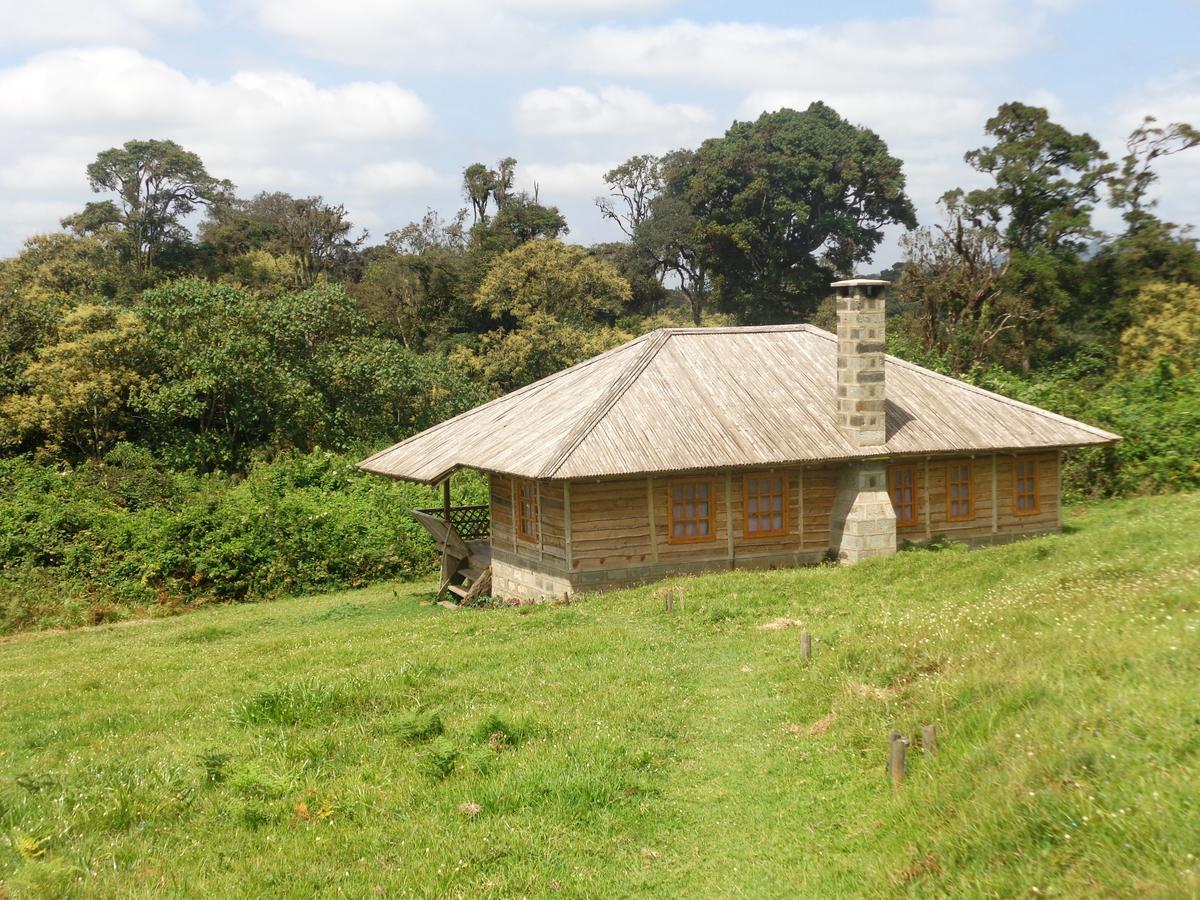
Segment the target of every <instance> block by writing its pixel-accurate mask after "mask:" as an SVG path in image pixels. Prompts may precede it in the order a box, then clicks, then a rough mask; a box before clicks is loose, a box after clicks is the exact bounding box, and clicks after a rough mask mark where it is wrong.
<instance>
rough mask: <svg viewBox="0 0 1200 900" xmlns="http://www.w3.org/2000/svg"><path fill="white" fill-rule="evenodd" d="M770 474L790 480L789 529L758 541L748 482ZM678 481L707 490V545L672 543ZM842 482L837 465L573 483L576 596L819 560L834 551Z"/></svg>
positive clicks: (787, 490) (787, 493)
mask: <svg viewBox="0 0 1200 900" xmlns="http://www.w3.org/2000/svg"><path fill="white" fill-rule="evenodd" d="M768 474H773V475H777V476H779V477H780V478H782V479H784V481H785V485H786V487H785V497H786V499H787V516H786V531H785V533H783V534H779V535H771V536H767V537H757V536H754V535H751V534H749V533H747V530H746V527H745V525H746V519H745V511H746V510H745V489H746V485H745V479H746V478H747V477H757V476H764V475H768ZM676 482H680V483H688V484H693V485H704V486H706V487H707V490H708V494H709V498H710V503H711V505H712V512H711V529H710V533H709V536H708V537H707V539H695V540H688V541H683V542H672V540H671V531H670V529H671V521H670V491H671V486H672V484H674V483H676ZM836 484H837V470H836V468H835V467H834V466H808V467H804V468H787V469H774V470H754V471H749V472H743V471H740V470H739V471H732V470H722V471H710V472H702V473H687V474H680V475H674V476H673V475H660V476H654V477H642V478H632V479H610V480H603V481H592V482H581V481H576V482H572V483H571V488H570V492H571V536H572V540H571V547H572V552H571V567H570V572H571V582H572V584H573V585H574V587H575V588H576V589H577V590H594V589H597V588H601V587H612V586H616V585H619V584H634V583H638V582H645V581H653V580H655V579H658V578H663V577H666V576H668V575H672V574H678V573H694V572H705V571H720V570H727V569H731V568H734V567H737V568H752V567H761V568H767V567H776V566H795V565H804V564H809V563H815V562H819V561H820V560H821V558H822V557H823V556H824V555H825V553H826V551H827V550H828V549H829V518H830V513H831V511H832V507H833V495H834V491H835V488H836Z"/></svg>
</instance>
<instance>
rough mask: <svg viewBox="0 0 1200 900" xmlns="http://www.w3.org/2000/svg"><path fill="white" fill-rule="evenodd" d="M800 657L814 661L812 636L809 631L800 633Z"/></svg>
mask: <svg viewBox="0 0 1200 900" xmlns="http://www.w3.org/2000/svg"><path fill="white" fill-rule="evenodd" d="M800 656H801V657H802V658H803V659H812V635H811V634H809V633H808V631H807V630H805V631H801V632H800Z"/></svg>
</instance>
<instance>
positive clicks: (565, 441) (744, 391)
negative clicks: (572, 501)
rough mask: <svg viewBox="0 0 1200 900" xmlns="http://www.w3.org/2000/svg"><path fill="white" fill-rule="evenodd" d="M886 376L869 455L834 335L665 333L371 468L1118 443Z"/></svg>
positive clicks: (777, 461) (639, 464) (679, 462)
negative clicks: (854, 421) (877, 438)
mask: <svg viewBox="0 0 1200 900" xmlns="http://www.w3.org/2000/svg"><path fill="white" fill-rule="evenodd" d="M885 369H886V372H887V444H886V446H884V447H866V448H859V447H855V446H853V445H852V444H851V443H850V442H849V441H847V440H846V438H845V437H844V436H843V434H842V432H841V431H840V430H839V429H838V426H837V424H836V422H835V418H834V417H835V413H836V408H837V404H836V402H835V401H836V393H837V339H836V338H835V337H834V336H833V335H832V334H830V333H829V332H827V331H823V330H822V329H820V328H816V327H814V326H812V325H783V326H767V327H751V328H673V329H663V330H659V331H654V332H651V333H650V334H646V335H643V336H642V337H639V338H637V339H635V340H632V341H630V342H629V343H627V344H623V345H622V346H620V347H617V348H615V349H613V350H610V351H608V352H607V353H603V354H601V355H599V356H596V357H594V358H592V359H589V360H587V361H585V362H582V363H579V364H578V365H576V366H572V367H571V368H569V369H564V370H563V371H561V372H558V373H556V374H554V375H551V376H549V377H548V378H543V379H542V380H541V381H538V382H535V383H534V384H531V385H528V386H527V387H524V388H521V389H520V390H517V391H514V392H513V393H511V394H507V395H506V396H504V397H501V398H499V399H497V400H493V401H492V402H490V403H485V404H484V405H483V406H479V407H476V408H475V409H472V410H469V411H468V412H465V413H462V414H461V415H459V416H455V417H454V418H453V419H449V420H448V421H446V422H442V423H441V424H440V425H435V426H434V427H432V428H430V429H427V430H426V431H423V432H421V433H420V434H417V435H414V436H413V437H410V438H408V439H407V440H404V441H401V442H400V443H399V444H396V445H395V446H392V447H389V448H388V449H386V450H383V451H381V452H379V453H376V454H375V455H374V456H371V457H370V458H368V459H366V460H364V461H363V462H361V463H360V464H359V467H360V468H362V469H365V470H366V471H369V472H377V473H379V474H381V475H389V476H392V477H394V478H405V479H410V480H413V481H424V482H429V483H433V482H436V481H440V480H441V479H443V478H445V477H446V476H447V475H449V474H450V473H451V472H453V471H454V470H455V469H458V468H474V469H481V470H484V471H489V472H499V473H505V474H511V475H518V476H522V477H527V478H559V479H569V478H600V477H605V476H615V475H641V474H648V473H653V472H679V471H686V470H689V469H713V468H726V467H746V466H778V465H787V464H796V463H807V462H817V461H823V460H845V459H854V458H858V457H871V456H881V455H910V454H911V455H924V454H943V453H954V452H986V451H1001V450H1006V451H1007V450H1021V449H1032V448H1043V447H1078V446H1084V445H1089V444H1105V443H1110V442H1112V441H1116V440H1119V439H1120V438H1119V437H1118V436H1117V435H1115V434H1111V433H1109V432H1107V431H1103V430H1101V429H1099V428H1094V427H1092V426H1091V425H1085V424H1084V423H1082V422H1077V421H1075V420H1074V419H1068V418H1066V417H1065V416H1060V415H1056V414H1055V413H1051V412H1048V411H1046V410H1044V409H1039V408H1038V407H1036V406H1030V405H1028V404H1025V403H1020V402H1018V401H1016V400H1011V399H1009V398H1007V397H1002V396H1000V395H999V394H993V393H991V392H990V391H985V390H983V389H981V388H977V387H974V386H972V385H969V384H965V383H963V382H961V381H956V380H955V379H953V378H947V377H946V376H944V375H939V374H937V373H936V372H931V371H929V370H928V369H924V368H921V367H920V366H916V365H913V364H912V363H908V362H905V361H903V360H900V359H896V358H895V357H892V356H889V357H887V359H886V363H885Z"/></svg>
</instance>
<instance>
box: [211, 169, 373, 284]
mask: <svg viewBox="0 0 1200 900" xmlns="http://www.w3.org/2000/svg"><path fill="white" fill-rule="evenodd" d="M353 231H354V223H353V222H351V221H350V219H349V218H348V216H347V214H346V207H345V206H343V205H341V204H340V203H339V204H336V205H334V204H332V203H326V202H325V200H324V198H323V197H320V196H314V197H293V196H292V195H291V194H288V193H285V192H283V191H271V192H268V191H264V192H262V193H260V194H257V195H256V196H254V197H253V198H251V199H249V200H232V201H230V202H229V203H226V204H222V205H221V206H218V207H216V208H214V209H213V210H212V213H211V215H210V217H209V220H208V221H206V222H205V223H204V225H203V226H202V227H201V236H202V238H203V240H204V241H205V243H206V244H209V245H212V246H214V247H217V248H219V250H220V251H221V252H222V253H229V252H232V253H244V252H246V251H248V250H252V249H265V250H268V251H270V252H272V253H274V254H278V255H288V256H290V257H292V258H293V260H294V261H295V265H296V267H297V281H298V282H299V284H300V285H301V286H303V287H307V286H309V285H311V284H313V283H314V282H315V281H316V280H317V278H318V277H319V276H320V275H321V274H322V273H326V272H329V271H332V270H334V269H336V268H338V267H344V266H345V265H346V264H347V263H348V262H349V260H350V259H351V257H353V255H354V254H355V253H356V252H357V251H358V249H359V248H360V247H361V246H362V245H363V243H364V242H365V241H366V239H367V234H366V232H363V233H362V234H360V235H358V236H357V237H354V236H352V235H353Z"/></svg>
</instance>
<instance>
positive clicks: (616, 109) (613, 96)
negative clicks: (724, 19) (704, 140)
mask: <svg viewBox="0 0 1200 900" xmlns="http://www.w3.org/2000/svg"><path fill="white" fill-rule="evenodd" d="M514 119H515V123H516V126H517V128H518V129H519V130H521V131H524V132H526V133H527V134H537V135H547V136H553V137H580V136H593V135H594V136H605V137H612V136H641V135H653V134H661V133H664V132H667V133H672V134H674V135H681V134H683V135H686V136H692V135H695V134H697V133H702V132H703V130H704V129H705V128H706V127H708V126H709V125H710V124H711V122H712V116H711V115H709V114H708V113H707V112H706V111H705V110H704V109H703V108H702V107H700V106H696V105H693V104H687V103H665V104H663V103H658V102H656V101H655V100H654V98H652V97H651V96H650V95H649V94H646V93H643V92H642V91H635V90H631V89H630V88H624V87H618V86H615V85H614V86H610V87H606V88H603V89H601V90H600V91H599V92H594V91H589V90H587V89H586V88H582V87H574V86H565V87H560V88H556V89H553V90H551V89H547V88H540V89H538V90H533V91H529V92H528V93H526V94H524V95H522V96H521V97H520V98H519V99H518V100H517V105H516V110H515V114H514Z"/></svg>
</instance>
